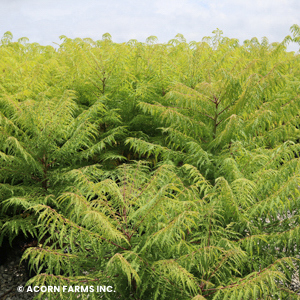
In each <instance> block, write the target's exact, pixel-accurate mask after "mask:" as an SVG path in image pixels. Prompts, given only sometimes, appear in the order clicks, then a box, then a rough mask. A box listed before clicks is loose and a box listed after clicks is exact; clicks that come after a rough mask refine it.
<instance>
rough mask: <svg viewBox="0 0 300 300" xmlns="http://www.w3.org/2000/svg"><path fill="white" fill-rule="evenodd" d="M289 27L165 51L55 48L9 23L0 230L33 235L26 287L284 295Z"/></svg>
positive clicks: (295, 231)
mask: <svg viewBox="0 0 300 300" xmlns="http://www.w3.org/2000/svg"><path fill="white" fill-rule="evenodd" d="M291 31H292V36H287V37H286V38H285V39H284V41H283V42H281V43H273V44H269V42H268V40H267V39H266V38H264V39H263V40H262V42H261V43H260V42H259V41H258V40H257V39H256V38H253V39H252V40H247V41H245V42H244V43H243V44H242V45H240V44H239V42H238V41H237V40H236V39H229V38H226V37H223V36H222V32H221V31H220V30H216V31H214V32H213V33H214V36H213V37H206V38H204V39H203V40H202V41H201V42H190V43H188V42H187V41H186V40H185V38H184V37H183V36H182V35H180V34H178V35H177V36H176V37H175V38H174V39H172V40H170V41H169V42H168V43H165V44H159V43H157V38H156V37H154V36H151V37H149V38H148V39H147V40H146V43H139V42H138V41H136V40H130V41H129V42H128V43H120V44H118V43H114V42H113V41H112V39H111V36H110V35H109V34H104V35H103V38H102V40H99V41H93V40H91V39H88V38H86V39H80V38H76V39H69V38H67V37H65V36H61V40H62V43H61V44H60V45H59V47H58V48H57V49H54V48H53V47H51V46H46V47H44V46H40V45H38V44H35V43H29V42H28V40H27V39H26V38H23V39H20V40H19V41H18V42H12V35H11V33H9V32H7V33H6V34H5V35H4V36H3V38H2V40H1V45H0V209H1V212H0V227H1V235H0V238H1V241H2V239H3V238H6V237H8V238H9V239H10V241H12V240H13V239H14V238H15V237H16V236H17V235H19V234H20V233H21V232H23V233H24V234H25V235H28V234H30V235H32V236H33V237H35V238H38V240H39V246H38V247H35V248H28V249H27V250H26V252H25V253H24V255H23V259H29V263H30V266H31V268H32V269H34V270H35V272H36V273H37V275H36V276H35V277H33V278H32V279H31V280H30V282H29V284H31V285H40V286H41V285H87V284H88V285H111V286H113V288H114V290H115V292H113V293H106V294H105V295H104V297H105V298H107V299H157V300H160V299H161V300H163V299H178V300H179V299H180V300H186V299H194V300H203V299H207V300H217V299H220V300H223V299H232V300H235V299H243V300H245V299H249V300H250V299H251V300H253V299H277V298H278V299H279V298H280V299H297V297H298V296H297V295H296V293H294V292H292V291H290V290H289V289H288V287H289V284H290V282H291V274H292V272H293V269H294V267H295V266H297V265H298V266H299V256H297V255H299V247H300V238H299V237H300V234H299V228H300V219H299V208H300V201H299V189H298V188H299V185H300V176H299V174H300V163H299V152H300V146H299V139H300V136H299V134H300V133H299V126H300V124H299V110H300V99H299V76H300V72H299V71H300V69H299V65H300V64H299V55H297V54H295V53H292V52H287V51H286V45H287V43H288V42H290V41H293V42H297V43H299V36H300V30H299V27H298V26H297V25H294V26H292V27H291ZM137 158H140V160H139V161H138V162H133V161H131V162H130V160H132V159H137ZM126 159H127V160H128V163H127V164H124V165H121V166H119V167H116V166H118V165H120V164H121V162H122V161H125V160H126ZM289 212H291V215H289V217H288V213H289ZM46 296H48V297H50V298H51V297H52V296H54V295H45V294H42V293H41V294H40V297H43V298H45V297H46ZM57 296H58V297H60V298H61V299H64V298H66V297H67V299H71V298H72V299H77V298H78V297H80V295H77V294H76V293H71V294H70V293H68V294H63V293H62V294H61V295H57ZM89 297H90V298H89V299H99V294H95V293H92V294H90V296H89ZM276 297H277V298H276Z"/></svg>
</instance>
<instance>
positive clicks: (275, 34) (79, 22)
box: [0, 0, 300, 51]
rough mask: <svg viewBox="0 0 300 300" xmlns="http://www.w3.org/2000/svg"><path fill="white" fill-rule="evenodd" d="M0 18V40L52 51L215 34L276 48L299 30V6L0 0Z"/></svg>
mask: <svg viewBox="0 0 300 300" xmlns="http://www.w3.org/2000/svg"><path fill="white" fill-rule="evenodd" d="M0 13H1V18H0V38H1V37H2V36H3V34H4V33H5V32H6V31H11V32H12V34H13V36H14V40H17V39H18V38H20V37H28V38H29V40H30V42H37V43H40V44H42V45H53V46H54V44H53V42H56V43H59V42H60V40H59V36H60V35H66V36H67V37H69V38H75V37H81V38H85V37H90V38H92V39H94V40H99V39H101V37H102V34H104V33H106V32H109V33H110V34H111V35H112V40H113V41H114V42H127V41H128V40H130V39H137V40H138V41H141V42H144V41H145V40H146V38H147V37H149V36H150V35H155V36H157V37H158V40H159V42H167V41H168V40H170V39H172V38H174V37H175V35H176V34H177V33H181V34H183V35H184V37H185V38H186V39H187V40H188V41H192V40H195V41H200V40H201V39H202V38H203V37H204V36H211V35H212V31H213V30H215V29H216V28H219V29H221V30H222V31H223V32H224V36H227V37H230V38H238V39H239V40H240V42H243V41H244V40H245V39H251V38H252V37H254V36H255V37H257V38H258V39H259V40H260V39H261V38H262V37H263V36H266V37H268V39H269V41H270V42H281V41H282V40H283V38H284V37H285V36H286V35H288V34H290V31H289V28H290V27H291V26H292V25H293V24H298V25H300V0H0ZM289 50H293V51H297V50H299V45H290V46H289Z"/></svg>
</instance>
